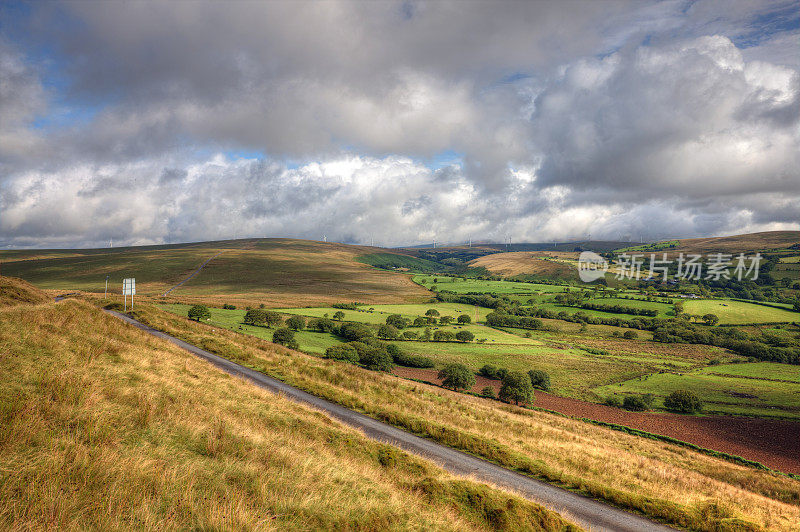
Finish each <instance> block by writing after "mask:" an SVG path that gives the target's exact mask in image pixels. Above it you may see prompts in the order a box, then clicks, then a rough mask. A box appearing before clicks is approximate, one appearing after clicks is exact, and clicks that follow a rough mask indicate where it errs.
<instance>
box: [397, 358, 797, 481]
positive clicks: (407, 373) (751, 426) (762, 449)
mask: <svg viewBox="0 0 800 532" xmlns="http://www.w3.org/2000/svg"><path fill="white" fill-rule="evenodd" d="M394 373H395V375H397V376H399V377H403V378H407V379H420V380H424V381H428V382H432V383H436V384H441V380H440V379H439V377H438V371H437V370H435V369H416V368H405V367H399V366H398V367H395V369H394ZM476 381H477V382H476V383H475V386H474V387H473V389H472V391H473V392H476V393H480V391H481V390H482V389H483V388H485V387H487V386H490V387H492V388H494V390H495V393H497V392H499V391H500V381H498V380H493V379H487V378H484V377H476ZM533 406H537V407H539V408H546V409H548V410H553V411H555V412H560V413H562V414H566V415H568V416H573V417H579V418H587V419H593V420H596V421H603V422H606V423H616V424H619V425H625V426H627V427H631V428H634V429H638V430H643V431H646V432H651V433H653V434H661V435H663V436H669V437H671V438H675V439H678V440H681V441H685V442H688V443H693V444H695V445H699V446H700V447H704V448H706V449H712V450H715V451H722V452H725V453H728V454H733V455H736V456H741V457H742V458H746V459H748V460H755V461H756V462H760V463H762V464H764V465H765V466H767V467H770V468H772V469H776V470H778V471H783V472H785V473H794V474H800V423H798V422H795V421H786V420H778V419H757V418H749V417H737V416H683V415H679V414H670V413H667V412H628V411H627V410H622V409H619V408H614V407H610V406H606V405H600V404H596V403H589V402H587V401H580V400H577V399H568V398H566V397H558V396H555V395H551V394H548V393H545V392H542V391H539V390H537V391H536V398H535V399H534V403H533Z"/></svg>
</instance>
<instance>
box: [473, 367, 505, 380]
mask: <svg viewBox="0 0 800 532" xmlns="http://www.w3.org/2000/svg"><path fill="white" fill-rule="evenodd" d="M499 371H500V370H499V369H498V368H497V367H495V366H492V365H491V364H486V365H485V366H483V367H482V368H481V369H479V370H478V375H480V376H481V377H486V378H487V379H501V378H502V377H501V376H500V375H499V374H498V372H499Z"/></svg>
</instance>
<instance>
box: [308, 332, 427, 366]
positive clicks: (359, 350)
mask: <svg viewBox="0 0 800 532" xmlns="http://www.w3.org/2000/svg"><path fill="white" fill-rule="evenodd" d="M324 356H325V358H330V359H334V360H341V361H344V362H349V363H351V364H359V365H361V366H363V367H365V368H367V369H371V370H374V371H391V369H392V367H393V364H398V365H400V366H407V367H412V368H432V367H433V366H434V362H433V360H431V359H430V358H428V357H424V356H421V355H415V354H409V353H404V352H403V351H402V350H401V349H400V348H399V347H398V346H397V345H395V344H388V343H385V342H381V341H380V340H378V339H376V338H371V337H367V336H364V337H361V338H360V339H358V340H353V341H350V342H347V343H345V344H341V345H335V346H331V347H329V348H328V349H326V350H325V355H324Z"/></svg>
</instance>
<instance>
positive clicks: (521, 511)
mask: <svg viewBox="0 0 800 532" xmlns="http://www.w3.org/2000/svg"><path fill="white" fill-rule="evenodd" d="M271 356H273V357H276V358H278V357H280V358H287V357H285V355H284V354H282V353H281V352H279V351H278V350H276V349H272V350H271ZM333 528H336V529H342V530H378V529H387V528H392V529H414V530H420V529H440V530H479V529H488V528H505V529H513V530H517V529H520V528H527V529H541V528H544V529H549V530H559V529H565V528H569V525H567V524H566V523H565V522H564V521H563V520H562V519H561V518H560V517H559V516H558V515H557V514H554V513H552V512H549V511H546V510H544V509H542V508H541V507H539V506H537V505H535V504H533V503H530V502H529V501H525V500H523V499H520V498H518V497H515V496H512V495H509V494H507V493H506V492H503V491H500V490H496V489H492V488H489V487H487V486H485V485H483V484H478V483H475V482H472V481H468V480H463V479H458V478H456V477H453V476H451V475H449V474H447V473H445V472H443V471H442V470H440V469H439V468H437V467H434V466H432V465H430V463H428V462H425V461H423V460H420V459H417V458H416V457H413V456H410V455H407V454H406V453H403V452H400V451H398V450H396V449H395V448H393V447H390V446H387V445H382V444H379V443H376V442H373V441H371V440H368V439H367V438H365V437H364V436H363V435H362V434H360V433H358V432H356V431H354V430H352V429H349V428H347V427H345V426H343V425H341V424H340V423H338V422H335V421H333V420H331V419H330V418H328V417H326V416H324V415H322V414H321V413H318V412H316V411H313V410H311V409H310V408H307V407H305V406H302V405H298V404H296V403H292V402H290V401H288V400H285V399H281V398H280V397H277V396H275V395H272V394H270V393H268V392H265V391H263V390H260V389H258V388H256V387H254V386H252V385H250V384H248V383H245V382H244V381H241V380H239V379H236V378H233V377H230V376H228V375H226V374H224V373H222V372H220V371H218V370H216V369H214V368H212V367H211V366H209V365H208V364H206V363H204V362H202V361H200V360H198V359H196V358H194V357H193V356H192V355H190V354H188V353H186V352H184V351H182V350H180V349H178V348H176V347H174V346H172V345H171V344H169V343H166V342H163V341H161V340H158V339H155V338H153V337H151V336H149V335H147V334H146V333H143V332H141V331H139V330H137V329H134V328H132V327H129V326H127V325H125V324H124V323H122V322H121V321H120V320H118V319H116V318H113V317H110V316H107V315H104V314H103V313H101V312H100V311H99V310H98V309H97V308H96V307H94V306H92V305H90V304H88V303H86V302H81V301H71V300H68V301H64V302H61V303H47V304H42V305H26V306H17V307H13V308H7V309H3V310H0V529H2V530H62V529H67V530H84V529H94V530H119V529H146V530H179V529H180V530H187V529H202V530H210V529H214V530H274V529H292V530H295V529H299V530H318V529H333Z"/></svg>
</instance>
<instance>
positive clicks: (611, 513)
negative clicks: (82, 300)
mask: <svg viewBox="0 0 800 532" xmlns="http://www.w3.org/2000/svg"><path fill="white" fill-rule="evenodd" d="M106 312H108V313H109V314H113V315H114V316H116V317H118V318H120V319H122V320H124V321H126V322H128V323H129V324H131V325H133V326H134V327H138V328H139V329H141V330H143V331H146V332H148V333H150V334H152V335H154V336H157V337H159V338H162V339H164V340H167V341H169V342H172V343H173V344H175V345H177V346H178V347H181V348H183V349H185V350H187V351H189V352H190V353H192V354H194V355H197V356H198V357H200V358H203V359H205V360H207V361H208V362H211V363H212V364H213V365H215V366H217V367H218V368H220V369H221V370H223V371H225V372H227V373H229V374H231V375H235V376H238V377H241V378H243V379H245V380H248V381H250V382H252V383H253V384H255V385H256V386H259V387H261V388H265V389H267V390H270V391H272V392H275V393H280V394H282V395H284V396H285V397H287V398H289V399H292V400H294V401H298V402H302V403H306V404H308V405H311V406H313V407H314V408H316V409H318V410H321V411H323V412H325V413H326V414H328V415H330V416H332V417H334V418H336V419H338V420H340V421H342V422H344V423H346V424H347V425H350V426H352V427H355V428H357V429H359V430H361V431H363V432H364V434H366V435H367V436H368V437H370V438H372V439H374V440H378V441H381V442H385V443H389V444H392V445H396V446H397V447H400V448H401V449H404V450H406V451H408V452H411V453H413V454H416V455H419V456H422V457H423V458H426V459H429V460H432V461H433V462H435V463H436V464H438V465H439V466H441V467H442V468H444V469H446V470H447V471H450V472H451V473H454V474H456V475H463V476H468V477H473V478H475V479H477V480H482V481H485V482H490V483H492V484H494V485H496V486H500V487H503V488H508V489H511V490H513V491H515V492H517V493H519V494H520V495H522V496H524V497H526V498H527V499H530V500H532V501H534V502H537V503H539V504H541V505H543V506H545V507H547V508H549V509H551V510H555V511H556V512H559V513H561V514H563V515H565V516H566V517H567V518H568V519H570V520H572V521H574V522H576V523H577V524H579V525H581V526H583V527H584V528H586V529H589V530H615V531H630V532H642V531H659V532H661V531H669V530H672V529H671V528H668V527H666V526H664V525H661V524H658V523H655V522H653V521H650V520H649V519H646V518H644V517H641V516H638V515H635V514H632V513H629V512H626V511H624V510H621V509H619V508H615V507H613V506H609V505H608V504H605V503H602V502H599V501H596V500H593V499H590V498H588V497H584V496H582V495H578V494H576V493H572V492H571V491H567V490H564V489H561V488H557V487H555V486H551V485H550V484H547V483H545V482H541V481H539V480H535V479H533V478H530V477H527V476H525V475H522V474H519V473H515V472H513V471H510V470H508V469H505V468H503V467H500V466H498V465H496V464H493V463H491V462H487V461H486V460H482V459H480V458H476V457H475V456H472V455H469V454H466V453H462V452H460V451H456V450H455V449H451V448H450V447H446V446H444V445H440V444H438V443H435V442H433V441H430V440H426V439H424V438H420V437H418V436H415V435H413V434H410V433H408V432H405V431H403V430H400V429H398V428H396V427H393V426H391V425H387V424H385V423H382V422H380V421H377V420H374V419H372V418H370V417H368V416H365V415H363V414H359V413H358V412H354V411H352V410H349V409H347V408H344V407H343V406H340V405H337V404H336V403H332V402H330V401H327V400H325V399H320V398H319V397H316V396H314V395H311V394H309V393H307V392H304V391H302V390H299V389H297V388H294V387H292V386H289V385H288V384H286V383H284V382H281V381H279V380H277V379H273V378H271V377H267V376H266V375H264V374H263V373H259V372H257V371H254V370H252V369H249V368H246V367H244V366H241V365H239V364H236V363H234V362H231V361H230V360H227V359H225V358H222V357H219V356H217V355H215V354H213V353H209V352H208V351H205V350H203V349H200V348H198V347H195V346H193V345H191V344H188V343H186V342H184V341H183V340H179V339H177V338H175V337H172V336H169V335H168V334H166V333H163V332H161V331H157V330H155V329H153V328H151V327H148V326H147V325H144V324H142V323H140V322H138V321H136V320H134V319H132V318H130V317H128V316H125V315H124V314H120V313H119V312H114V311H109V310H107V311H106Z"/></svg>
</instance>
